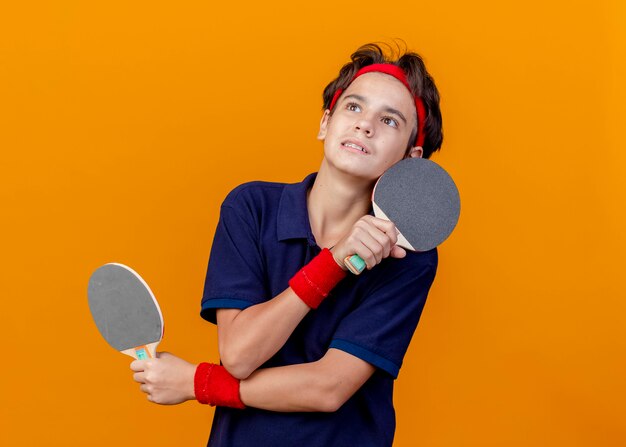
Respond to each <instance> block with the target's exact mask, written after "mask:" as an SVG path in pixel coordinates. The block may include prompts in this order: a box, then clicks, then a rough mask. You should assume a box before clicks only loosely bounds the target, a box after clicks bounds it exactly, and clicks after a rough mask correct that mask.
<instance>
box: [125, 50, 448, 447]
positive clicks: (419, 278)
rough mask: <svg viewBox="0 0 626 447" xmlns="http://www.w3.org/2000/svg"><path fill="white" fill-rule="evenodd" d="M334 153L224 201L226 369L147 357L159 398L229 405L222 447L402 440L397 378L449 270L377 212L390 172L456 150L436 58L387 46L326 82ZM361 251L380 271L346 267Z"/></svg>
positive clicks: (223, 410)
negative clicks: (379, 185) (374, 201)
mask: <svg viewBox="0 0 626 447" xmlns="http://www.w3.org/2000/svg"><path fill="white" fill-rule="evenodd" d="M323 97H324V114H323V116H322V119H321V123H320V131H319V135H318V138H319V139H320V140H322V141H324V159H323V160H322V164H321V166H320V169H319V172H318V173H317V174H311V175H309V176H308V177H306V178H305V179H304V181H303V182H302V183H297V184H290V185H286V184H278V183H264V182H252V183H247V184H244V185H241V186H239V187H237V188H235V190H233V191H232V192H231V193H230V194H229V195H228V197H227V198H226V199H225V201H224V203H223V204H222V208H221V214H220V221H219V223H218V227H217V230H216V234H215V239H214V242H213V248H212V251H211V257H210V261H209V267H208V271H207V278H206V284H205V290H204V297H203V300H202V316H203V317H204V318H205V319H207V320H208V321H211V322H214V323H215V322H217V325H218V339H219V351H220V357H221V362H222V365H223V366H220V365H213V364H208V363H202V364H200V365H192V364H190V363H188V362H186V361H184V360H182V359H179V358H177V357H175V356H173V355H171V354H167V353H161V354H160V356H159V358H158V359H156V360H144V361H135V362H133V363H132V364H131V368H132V369H133V370H134V371H135V374H134V379H135V380H136V381H137V382H140V383H141V384H142V385H141V387H140V388H141V390H142V391H144V392H145V393H147V394H148V399H149V400H150V401H153V402H155V403H160V404H176V403H180V402H184V401H186V400H190V399H197V400H198V401H200V402H201V403H210V404H212V405H217V407H218V408H217V409H216V413H215V418H214V422H213V429H212V432H211V437H210V439H209V445H211V446H244V445H255V446H300V447H301V446H357V445H358V446H388V445H391V444H392V441H393V435H394V430H395V415H394V409H393V403H392V397H393V381H394V379H395V378H396V377H397V374H398V371H399V368H400V365H401V363H402V358H403V356H404V353H405V351H406V349H407V347H408V344H409V342H410V339H411V336H412V335H413V332H414V330H415V328H416V326H417V323H418V320H419V317H420V314H421V311H422V308H423V306H424V303H425V300H426V296H427V294H428V291H429V289H430V286H431V284H432V282H433V279H434V277H435V272H436V268H437V251H436V249H434V250H430V251H428V252H422V253H410V252H409V253H407V252H405V251H404V250H403V249H402V248H400V247H398V246H396V245H395V243H396V235H397V230H396V229H395V227H394V225H393V223H391V222H388V221H385V220H381V219H378V218H376V217H374V216H373V215H372V214H371V201H370V200H371V194H372V188H373V186H374V184H375V182H376V180H377V179H378V178H379V177H380V176H381V175H382V174H383V173H384V172H385V170H386V169H388V168H389V167H390V166H392V165H393V164H394V163H396V162H398V161H399V160H401V159H403V158H405V157H422V156H423V157H426V158H428V157H430V155H431V154H432V152H433V151H435V150H437V149H439V148H440V146H441V142H442V131H441V114H440V109H439V94H438V92H437V88H436V87H435V84H434V82H433V80H432V79H431V77H430V76H429V74H428V72H427V71H426V69H425V67H424V65H423V63H422V60H421V58H420V57H419V56H418V55H416V54H414V53H405V54H404V55H402V56H401V57H399V58H398V59H395V60H394V59H391V58H390V57H388V56H386V55H385V52H384V51H383V49H382V48H380V47H379V46H377V45H371V44H370V45H365V46H363V47H361V48H360V49H359V50H357V51H356V52H355V53H354V54H353V55H352V62H350V63H348V64H346V65H345V66H344V67H343V68H342V69H341V71H340V74H339V76H338V77H337V79H335V80H334V81H332V82H331V83H330V84H329V85H328V86H327V87H326V89H325V90H324V95H323ZM355 253H356V254H358V255H359V256H360V257H361V258H363V259H364V260H365V262H366V264H367V270H366V271H364V272H363V273H362V274H361V275H359V276H355V275H352V274H350V273H347V272H346V267H345V265H344V259H345V258H347V257H349V256H351V255H352V254H355Z"/></svg>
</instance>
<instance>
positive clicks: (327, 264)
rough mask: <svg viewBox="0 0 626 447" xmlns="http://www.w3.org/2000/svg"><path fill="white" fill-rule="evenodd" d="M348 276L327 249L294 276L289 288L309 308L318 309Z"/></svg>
mask: <svg viewBox="0 0 626 447" xmlns="http://www.w3.org/2000/svg"><path fill="white" fill-rule="evenodd" d="M346 275H347V272H346V271H345V270H344V269H342V268H341V267H340V266H339V264H337V261H335V258H334V257H333V254H332V253H331V252H330V250H329V249H327V248H325V249H323V250H322V252H321V253H320V254H319V255H317V256H316V257H314V258H313V259H311V262H309V263H308V264H307V265H305V266H304V267H302V268H301V269H300V270H299V271H298V273H296V274H295V275H293V278H291V279H290V280H289V286H290V287H291V288H292V289H293V291H294V292H295V293H296V295H298V297H299V298H300V299H301V300H302V301H304V302H305V303H306V305H307V306H309V307H310V308H311V309H317V307H318V306H319V305H320V303H321V302H322V301H323V300H324V298H326V297H327V296H328V294H329V293H330V291H331V290H332V289H333V288H334V287H335V286H336V285H337V283H339V281H341V280H342V279H343V278H345V277H346Z"/></svg>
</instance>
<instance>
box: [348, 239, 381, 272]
mask: <svg viewBox="0 0 626 447" xmlns="http://www.w3.org/2000/svg"><path fill="white" fill-rule="evenodd" d="M352 252H353V253H354V254H356V255H359V257H360V258H361V259H363V262H365V266H366V267H367V269H368V270H370V269H372V268H373V267H374V266H375V265H376V264H377V262H376V256H375V255H374V253H373V252H372V250H371V249H370V248H369V247H368V246H367V245H365V244H363V243H362V242H361V241H356V243H355V244H354V250H352Z"/></svg>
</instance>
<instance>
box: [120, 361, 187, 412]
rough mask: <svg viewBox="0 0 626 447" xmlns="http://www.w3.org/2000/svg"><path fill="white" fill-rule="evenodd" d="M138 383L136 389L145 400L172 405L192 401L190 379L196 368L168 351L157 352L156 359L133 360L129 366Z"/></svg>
mask: <svg viewBox="0 0 626 447" xmlns="http://www.w3.org/2000/svg"><path fill="white" fill-rule="evenodd" d="M130 369H132V370H133V371H134V372H135V374H133V380H135V382H139V383H140V384H141V386H140V387H139V389H140V390H141V391H143V392H144V393H146V394H147V395H148V400H149V401H150V402H154V403H156V404H161V405H176V404H180V403H183V402H185V401H187V400H193V399H195V392H194V376H195V373H196V365H193V364H191V363H189V362H186V361H185V360H183V359H181V358H178V357H176V356H174V355H172V354H170V353H168V352H158V353H157V358H155V359H149V360H135V361H134V362H132V363H131V364H130Z"/></svg>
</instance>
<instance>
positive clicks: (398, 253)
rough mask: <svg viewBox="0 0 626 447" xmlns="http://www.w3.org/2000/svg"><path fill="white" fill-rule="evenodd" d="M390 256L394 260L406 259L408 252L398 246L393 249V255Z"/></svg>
mask: <svg viewBox="0 0 626 447" xmlns="http://www.w3.org/2000/svg"><path fill="white" fill-rule="evenodd" d="M389 255H390V256H391V257H392V258H398V259H400V258H404V257H405V256H406V250H405V249H404V248H402V247H399V246H397V245H394V246H393V248H392V249H391V253H389Z"/></svg>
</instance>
